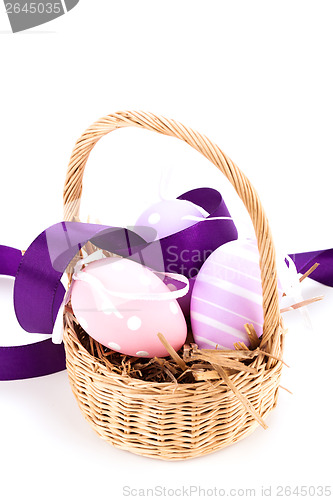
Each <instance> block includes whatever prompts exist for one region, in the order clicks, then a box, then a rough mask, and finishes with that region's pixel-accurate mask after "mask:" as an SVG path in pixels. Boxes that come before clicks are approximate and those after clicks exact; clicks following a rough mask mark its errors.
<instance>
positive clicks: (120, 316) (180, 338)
mask: <svg viewBox="0 0 333 500" xmlns="http://www.w3.org/2000/svg"><path fill="white" fill-rule="evenodd" d="M71 301H72V307H73V311H74V314H75V316H76V318H77V320H78V321H79V323H80V325H81V326H82V328H83V329H84V330H85V331H86V332H87V333H88V334H89V335H90V336H91V337H92V338H94V339H95V340H97V341H98V342H100V343H101V344H103V345H104V346H106V347H109V348H110V349H112V350H114V351H118V352H121V353H123V354H127V355H130V356H139V357H147V358H151V357H154V356H168V355H169V353H168V352H167V351H166V349H165V347H164V346H163V344H162V343H161V341H160V340H159V338H158V337H157V334H158V333H162V334H163V335H164V337H165V338H166V339H167V340H168V342H169V343H170V344H171V345H172V347H173V348H174V349H175V350H176V351H177V350H179V349H180V348H181V347H182V345H183V344H184V342H185V339H186V334H187V325H186V321H185V318H184V315H183V313H182V310H181V309H180V306H179V305H178V302H177V300H175V299H174V298H172V296H171V294H170V290H169V289H168V287H167V286H166V285H165V284H164V283H163V281H162V280H161V279H160V278H159V277H158V276H157V275H156V274H154V273H153V272H152V271H151V270H150V269H148V268H146V267H144V266H142V265H140V264H138V263H136V262H134V261H131V260H129V259H122V258H116V257H109V258H105V259H101V260H98V261H95V262H92V263H90V264H88V265H87V266H86V267H85V268H84V269H82V270H81V271H80V272H79V273H78V274H77V277H76V279H75V281H74V283H73V288H72V292H71Z"/></svg>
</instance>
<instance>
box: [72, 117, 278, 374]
mask: <svg viewBox="0 0 333 500" xmlns="http://www.w3.org/2000/svg"><path fill="white" fill-rule="evenodd" d="M123 127H139V128H142V129H146V130H151V131H155V132H158V133H160V134H164V135H168V136H172V137H176V138H178V139H182V140H183V141H185V142H187V143H188V144H189V145H190V146H192V147H193V148H194V149H196V150H197V151H199V153H201V154H202V155H203V156H205V157H206V158H207V159H208V160H209V161H211V162H212V163H213V164H214V165H215V166H216V167H217V168H218V169H219V170H221V172H222V173H223V174H224V175H225V176H226V177H227V179H228V180H229V181H230V182H231V184H232V185H233V187H234V188H235V190H236V192H237V194H238V195H239V197H240V198H241V200H242V201H243V203H244V205H245V207H246V209H247V210H248V212H249V215H250V217H251V220H252V223H253V227H254V230H255V234H256V237H257V242H258V249H259V256H260V259H259V262H260V270H261V281H262V291H263V310H264V327H263V332H264V333H263V337H262V341H261V348H263V347H266V348H268V351H269V352H270V353H271V354H272V355H275V356H278V355H279V353H280V347H281V346H280V337H281V335H282V328H281V315H280V309H279V297H278V287H277V271H276V262H275V248H274V244H273V240H272V234H271V230H270V227H269V224H268V220H267V217H266V215H265V213H264V210H263V208H262V205H261V202H260V200H259V197H258V195H257V192H256V191H255V189H254V188H253V186H252V184H251V183H250V181H249V180H248V179H247V177H246V176H245V175H244V174H243V173H242V171H241V170H240V169H239V168H238V167H237V166H236V165H235V164H234V163H233V162H232V161H231V160H230V158H228V157H227V156H226V155H225V154H224V153H223V152H222V151H221V149H220V148H219V147H218V146H217V145H216V144H214V143H213V142H211V141H210V140H209V139H208V138H207V137H205V136H204V135H202V134H200V133H198V132H196V131H195V130H192V129H191V128H188V127H185V126H184V125H182V124H181V123H179V122H177V121H175V120H169V119H167V118H164V117H162V116H156V115H153V114H152V113H144V112H141V111H139V112H136V111H122V112H118V113H114V114H110V115H108V116H105V117H104V118H101V119H99V120H97V121H96V122H95V123H94V124H93V125H91V126H90V127H89V128H88V129H87V130H86V131H85V132H84V134H83V135H82V136H81V137H80V139H79V140H78V141H77V143H76V145H75V147H74V150H73V153H72V156H71V158H70V162H69V166H68V170H67V176H66V181H65V187H64V220H68V221H70V220H73V219H74V218H76V217H78V216H79V209H80V200H81V194H82V179H83V174H84V169H85V166H86V163H87V160H88V158H89V155H90V152H91V150H92V149H93V147H94V146H95V144H96V143H97V142H98V141H99V140H100V139H101V138H102V137H104V136H105V135H106V134H108V133H109V132H112V131H113V130H115V129H118V128H123ZM268 363H269V364H270V365H272V364H274V362H273V361H272V360H271V359H270V360H269V361H268Z"/></svg>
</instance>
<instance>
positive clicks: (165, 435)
mask: <svg viewBox="0 0 333 500" xmlns="http://www.w3.org/2000/svg"><path fill="white" fill-rule="evenodd" d="M129 126H135V127H139V128H143V129H147V130H152V131H155V132H159V133H161V134H164V135H168V136H173V137H177V138H178V139H182V140H183V141H185V142H187V143H188V144H189V145H190V146H192V147H193V148H194V149H196V150H197V151H199V152H200V153H201V154H203V155H204V156H205V157H206V158H208V160H210V161H211V162H212V163H213V164H214V165H215V166H216V167H218V169H219V170H221V172H223V173H224V175H225V176H226V177H227V178H228V179H229V181H230V182H231V184H232V185H233V186H234V188H235V190H236V192H237V193H238V195H239V196H240V198H241V199H242V201H243V202H244V204H245V206H246V208H247V210H248V212H249V214H250V216H251V219H252V222H253V226H254V229H255V233H256V237H257V242H258V248H259V254H260V268H261V278H262V290H263V309H264V333H263V336H262V339H261V344H260V349H261V350H264V351H265V352H267V354H268V355H265V354H260V355H258V356H256V357H255V358H254V359H253V361H251V364H250V365H249V366H251V367H254V368H256V370H257V373H255V374H253V373H248V372H244V371H240V372H238V373H236V374H233V375H230V377H227V378H225V377H221V379H219V380H215V381H204V382H194V383H185V384H175V383H172V382H170V383H154V382H146V381H143V380H139V379H134V378H131V377H129V376H123V375H119V374H117V373H114V372H112V371H111V370H109V369H108V368H107V366H105V364H103V363H101V362H100V360H99V359H98V358H97V357H94V356H92V355H91V354H90V353H89V352H88V351H87V350H86V349H85V348H84V347H83V345H82V343H81V342H80V341H79V338H78V335H77V334H76V332H75V329H74V327H73V321H72V318H73V317H72V312H71V311H70V312H69V311H68V310H67V311H66V312H65V314H64V325H65V327H64V328H65V331H64V344H65V349H66V357H67V369H68V375H69V380H70V383H71V387H72V390H73V393H74V395H75V397H76V399H77V401H78V404H79V406H80V408H81V410H82V412H83V414H84V416H85V418H86V419H87V420H88V422H90V424H91V426H92V427H93V429H94V430H95V431H96V432H97V433H98V434H99V435H100V436H101V437H102V438H103V439H105V440H107V441H109V442H110V443H112V444H113V445H114V446H116V447H119V448H122V449H125V450H128V451H131V452H133V453H136V454H140V455H143V456H146V457H152V458H158V459H163V460H183V459H188V458H193V457H198V456H201V455H205V454H207V453H211V452H213V451H216V450H219V449H221V448H223V447H225V446H228V445H230V444H232V443H235V442H236V441H238V440H240V439H241V438H243V437H245V436H246V435H248V434H250V433H251V432H252V431H253V430H254V429H255V428H256V427H257V426H258V416H259V420H260V417H261V422H263V420H262V417H265V416H266V415H267V414H268V413H269V412H270V411H271V410H272V409H273V408H274V407H275V405H276V402H277V395H278V388H279V381H280V374H281V368H282V361H281V356H282V351H283V340H284V329H283V324H282V320H281V315H280V310H279V300H278V290H277V277H276V265H275V249H274V246H273V242H272V236H271V232H270V229H269V225H268V222H267V218H266V216H265V214H264V211H263V209H262V206H261V203H260V200H259V198H258V195H257V193H256V191H255V190H254V188H253V187H252V185H251V184H250V182H249V180H248V179H247V178H246V177H245V175H244V174H243V173H242V172H241V171H240V170H239V169H238V167H237V166H236V165H235V164H234V163H233V162H232V161H231V160H230V159H229V158H228V157H227V156H226V155H225V154H224V153H223V152H222V151H221V150H220V148H219V147H218V146H216V145H215V144H214V143H212V142H211V141H210V140H209V139H208V138H207V137H205V136H203V135H201V134H199V133H198V132H196V131H194V130H192V129H190V128H187V127H185V126H184V125H182V124H181V123H178V122H176V121H174V120H168V119H166V118H163V117H160V116H155V115H153V114H151V113H143V112H119V113H116V114H112V115H108V116H106V117H105V118H102V119H100V120H98V121H97V122H96V123H94V124H93V125H92V126H91V127H90V128H89V129H87V130H86V132H85V133H84V134H83V135H82V137H81V138H80V139H79V140H78V142H77V143H76V146H75V148H74V151H73V154H72V156H71V160H70V163H69V167H68V172H67V178H66V183H65V189H64V206H65V220H73V219H74V218H77V217H78V215H79V207H80V198H81V192H82V178H83V173H84V168H85V165H86V162H87V160H88V157H89V154H90V152H91V150H92V148H93V147H94V146H95V144H96V143H97V142H98V141H99V139H101V138H102V137H103V136H104V135H106V134H108V133H109V132H111V131H113V130H115V129H117V128H121V127H129ZM256 417H257V418H256ZM263 425H265V424H263Z"/></svg>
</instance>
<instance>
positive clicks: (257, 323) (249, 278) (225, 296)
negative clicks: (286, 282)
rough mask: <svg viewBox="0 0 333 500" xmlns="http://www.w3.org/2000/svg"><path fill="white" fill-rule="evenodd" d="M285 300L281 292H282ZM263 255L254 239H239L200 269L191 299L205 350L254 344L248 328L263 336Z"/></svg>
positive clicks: (197, 339)
mask: <svg viewBox="0 0 333 500" xmlns="http://www.w3.org/2000/svg"><path fill="white" fill-rule="evenodd" d="M279 293H280V298H281V295H282V293H281V290H279ZM262 300H263V299H262V286H261V277H260V268H259V252H258V248H257V245H256V242H255V241H253V240H243V241H241V240H235V241H231V242H229V243H226V244H225V245H222V246H221V247H219V248H218V249H217V250H215V252H213V253H212V254H211V255H210V256H209V257H208V259H207V260H206V262H205V263H204V265H203V266H202V268H201V269H200V271H199V273H198V276H197V278H196V281H195V283H194V287H193V294H192V299H191V325H192V330H193V336H194V340H195V342H196V344H198V346H199V348H201V349H215V348H217V349H221V348H228V349H234V342H244V344H246V345H247V346H249V345H250V342H249V338H248V335H247V333H246V331H245V328H244V325H245V324H246V323H250V324H251V323H252V324H253V326H254V328H255V330H256V333H257V335H258V337H260V336H261V335H262V333H263V322H264V317H263V308H262Z"/></svg>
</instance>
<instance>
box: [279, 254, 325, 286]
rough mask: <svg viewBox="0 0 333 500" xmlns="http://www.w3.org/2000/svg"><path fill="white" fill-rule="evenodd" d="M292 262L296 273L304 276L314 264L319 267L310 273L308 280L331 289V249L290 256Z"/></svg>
mask: <svg viewBox="0 0 333 500" xmlns="http://www.w3.org/2000/svg"><path fill="white" fill-rule="evenodd" d="M289 257H290V258H291V259H292V260H293V261H294V263H295V265H296V269H297V272H299V273H302V274H304V273H305V272H306V271H307V270H308V269H310V267H312V266H313V264H315V263H316V262H318V263H319V264H320V265H319V266H318V267H317V268H316V269H315V270H314V271H313V272H312V273H311V276H310V278H312V279H314V280H315V281H318V282H319V283H322V284H323V285H327V286H332V287H333V248H331V249H329V250H317V251H315V252H304V253H294V254H290V255H289Z"/></svg>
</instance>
